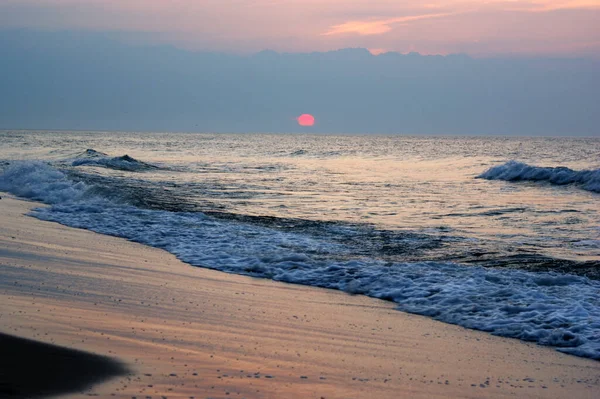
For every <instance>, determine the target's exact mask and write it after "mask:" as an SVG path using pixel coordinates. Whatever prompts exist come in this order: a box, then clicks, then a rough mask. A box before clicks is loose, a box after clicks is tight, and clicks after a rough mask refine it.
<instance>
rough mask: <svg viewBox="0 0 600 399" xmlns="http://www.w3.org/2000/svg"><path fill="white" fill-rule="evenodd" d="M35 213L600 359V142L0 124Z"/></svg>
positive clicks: (0, 161) (2, 148) (7, 177)
mask: <svg viewBox="0 0 600 399" xmlns="http://www.w3.org/2000/svg"><path fill="white" fill-rule="evenodd" d="M0 143H1V144H0V191H6V192H10V193H12V194H15V195H17V196H20V197H23V198H29V199H35V200H38V201H41V202H44V203H46V204H49V205H50V206H49V207H43V208H39V209H36V210H34V211H33V212H32V215H33V216H35V217H37V218H40V219H43V220H49V221H55V222H59V223H62V224H65V225H68V226H74V227H80V228H85V229H89V230H93V231H96V232H99V233H102V234H108V235H113V236H118V237H124V238H127V239H129V240H132V241H136V242H140V243H143V244H146V245H150V246H153V247H158V248H163V249H165V250H167V251H169V252H171V253H173V254H175V255H176V256H177V257H178V258H180V259H181V260H183V261H184V262H187V263H189V264H190V265H193V266H198V267H207V268H212V269H217V270H222V271H225V272H228V273H237V274H244V275H250V276H254V277H260V278H270V279H274V280H279V281H284V282H290V283H296V284H306V285H313V286H319V287H327V288H333V289H339V290H343V291H345V292H348V293H351V294H363V295H368V296H372V297H376V298H381V299H385V300H390V301H394V302H395V303H396V304H397V307H398V309H400V310H403V311H407V312H412V313H417V314H422V315H426V316H429V317H433V318H435V319H438V320H441V321H444V322H448V323H453V324H459V325H462V326H465V327H468V328H473V329H478V330H483V331H488V332H490V333H493V334H496V335H501V336H506V337H513V338H519V339H522V340H527V341H533V342H537V343H539V344H541V345H549V346H554V347H556V348H557V349H558V350H560V351H562V352H566V353H570V354H574V355H577V356H583V357H589V358H593V359H600V139H598V138H516V137H515V138H490V137H406V136H333V135H284V134H281V135H262V134H239V135H233V134H232V135H225V134H218V135H217V134H174V133H164V134H158V133H125V132H122V133H101V132H96V133H90V132H23V131H2V132H0Z"/></svg>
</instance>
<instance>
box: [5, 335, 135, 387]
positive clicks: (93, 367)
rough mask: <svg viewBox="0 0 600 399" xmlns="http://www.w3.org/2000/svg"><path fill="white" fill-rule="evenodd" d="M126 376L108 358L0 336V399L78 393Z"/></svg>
mask: <svg viewBox="0 0 600 399" xmlns="http://www.w3.org/2000/svg"><path fill="white" fill-rule="evenodd" d="M128 372H129V371H128V370H127V368H126V367H125V366H124V365H123V364H121V363H120V362H118V361H115V360H113V359H111V358H108V357H104V356H99V355H94V354H91V353H86V352H82V351H78V350H74V349H69V348H63V347H60V346H55V345H50V344H45V343H41V342H36V341H32V340H29V339H24V338H19V337H14V336H11V335H7V334H3V333H0V398H37V397H45V396H50V395H58V394H63V393H69V392H77V391H81V390H85V389H87V388H89V387H91V386H92V385H93V384H97V383H99V382H102V381H105V380H108V379H110V378H113V377H117V376H120V375H125V374H127V373H128Z"/></svg>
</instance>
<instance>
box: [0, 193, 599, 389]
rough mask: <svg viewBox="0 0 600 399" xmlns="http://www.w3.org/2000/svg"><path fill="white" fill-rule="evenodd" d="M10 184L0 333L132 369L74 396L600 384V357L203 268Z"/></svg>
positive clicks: (2, 220)
mask: <svg viewBox="0 0 600 399" xmlns="http://www.w3.org/2000/svg"><path fill="white" fill-rule="evenodd" d="M0 195H2V199H1V200H0V332H3V333H6V334H11V335H15V336H19V337H23V338H28V339H34V340H37V341H41V342H44V343H51V344H56V345H60V346H62V347H67V348H72V349H77V350H81V351H86V352H90V353H94V354H98V355H102V356H109V357H112V358H115V359H118V360H119V361H121V362H123V363H125V364H126V365H127V367H128V368H129V369H130V370H131V374H130V375H124V376H120V377H116V378H113V379H112V380H109V381H108V382H105V383H102V384H97V385H94V386H91V387H88V388H85V389H84V390H83V391H80V392H78V393H75V394H70V395H64V396H65V397H73V398H75V397H82V396H83V395H97V396H99V397H118V398H132V397H137V398H146V397H152V398H161V397H163V396H164V397H168V398H190V397H195V398H317V399H318V398H328V399H329V398H401V397H407V398H408V397H410V398H435V397H440V398H482V397H493V398H501V397H518V398H565V397H569V398H597V397H600V362H596V361H591V360H586V359H581V358H576V357H573V356H568V355H563V354H561V353H558V352H556V351H554V350H552V349H549V348H543V347H538V346H535V345H530V344H526V343H522V342H519V341H517V340H509V339H503V338H498V337H493V336H490V335H488V334H485V333H480V332H476V331H470V330H465V329H463V328H461V327H457V326H451V325H447V324H443V323H439V322H435V321H432V320H429V319H427V318H424V317H419V316H415V315H408V314H404V313H401V312H398V311H396V310H394V306H393V304H391V303H387V302H383V301H379V300H374V299H369V298H365V297H361V296H350V295H347V294H344V293H341V292H336V291H329V290H323V289H316V288H309V287H303V286H295V285H288V284H283V283H277V282H272V281H267V280H257V279H252V278H248V277H243V276H235V275H228V274H224V273H221V272H216V271H211V270H205V269H200V268H195V267H192V266H189V265H187V264H184V263H182V262H180V261H178V260H177V259H175V257H174V256H172V255H170V254H168V253H166V252H164V251H161V250H158V249H154V248H148V247H145V246H142V245H138V244H135V243H131V242H128V241H126V240H123V239H118V238H114V237H107V236H102V235H98V234H95V233H92V232H89V231H84V230H78V229H73V228H68V227H64V226H61V225H58V224H55V223H49V222H42V221H39V220H37V219H34V218H31V217H28V216H25V215H24V214H25V213H27V212H28V210H29V209H30V208H31V207H34V206H37V205H38V204H35V203H30V202H23V201H19V200H16V199H13V198H10V197H8V196H6V195H4V194H0ZM34 358H35V357H32V359H34ZM3 362H4V363H5V364H6V363H7V362H8V363H10V360H9V361H7V360H6V359H3ZM0 382H1V381H0ZM81 392H84V394H83V395H82V393H81Z"/></svg>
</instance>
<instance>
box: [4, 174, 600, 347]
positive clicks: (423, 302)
mask: <svg viewBox="0 0 600 399" xmlns="http://www.w3.org/2000/svg"><path fill="white" fill-rule="evenodd" d="M0 190H4V191H9V192H11V193H13V194H16V195H19V196H22V197H26V198H32V199H36V200H39V201H43V202H46V203H48V204H51V205H52V206H51V207H48V208H39V209H37V210H35V211H34V213H33V215H34V216H36V217H38V218H40V219H43V220H50V221H55V222H59V223H62V224H65V225H68V226H73V227H80V228H85V229H89V230H92V231H95V232H98V233H102V234H108V235H113V236H118V237H124V238H127V239H129V240H132V241H136V242H139V243H143V244H146V245H150V246H153V247H157V248H163V249H165V250H167V251H169V252H171V253H173V254H175V255H176V256H177V257H178V258H179V259H181V260H183V261H184V262H187V263H190V264H192V265H195V266H201V267H207V268H212V269H216V270H221V271H225V272H229V273H236V274H244V275H250V276H255V277H263V278H270V279H274V280H279V281H284V282H290V283H296V284H305V285H312V286H319V287H326V288H333V289H338V290H343V291H345V292H349V293H353V294H364V295H368V296H372V297H376V298H382V299H386V300H391V301H394V302H395V303H397V305H398V308H399V309H401V310H404V311H407V312H411V313H417V314H422V315H426V316H430V317H433V318H435V319H437V320H441V321H444V322H448V323H453V324H459V325H461V326H464V327H468V328H473V329H478V330H483V331H488V332H490V333H493V334H496V335H501V336H505V337H513V338H519V339H522V340H527V341H533V342H537V343H539V344H542V345H550V346H553V347H556V348H557V349H558V350H560V351H562V352H567V353H571V354H574V355H577V356H583V357H589V358H593V359H600V334H599V333H598V332H599V331H600V297H599V296H598V292H600V282H599V281H595V280H590V279H588V278H586V277H579V276H573V275H568V274H557V273H533V272H528V271H522V270H513V269H493V268H483V267H477V266H468V267H467V266H463V265H460V264H455V263H449V262H447V263H442V262H395V263H389V262H384V261H382V260H379V259H374V258H369V257H356V256H352V255H351V253H352V251H351V248H348V247H346V246H345V245H344V244H343V243H340V242H334V241H333V240H330V239H327V237H322V236H313V235H310V234H300V233H296V232H293V231H279V230H275V229H272V228H269V227H264V226H257V225H252V224H247V223H243V222H240V221H236V220H223V219H217V218H214V217H211V216H208V215H206V214H203V213H199V212H197V213H193V212H169V211H162V210H150V209H141V208H137V207H135V206H132V205H129V204H120V203H115V202H113V201H110V200H108V199H107V198H105V197H102V196H99V195H98V194H97V192H95V191H94V190H93V187H92V186H89V185H86V184H84V183H81V182H79V183H76V182H74V181H71V180H70V179H69V178H68V177H67V175H66V174H64V173H63V172H61V171H60V170H57V169H55V168H53V167H52V166H50V165H48V164H45V163H41V162H17V163H14V164H12V165H10V166H9V167H7V168H6V170H5V171H4V173H3V174H2V175H0Z"/></svg>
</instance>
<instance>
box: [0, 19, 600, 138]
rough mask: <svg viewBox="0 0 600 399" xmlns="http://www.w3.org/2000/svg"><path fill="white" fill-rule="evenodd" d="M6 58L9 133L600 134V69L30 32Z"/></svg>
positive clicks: (598, 65)
mask: <svg viewBox="0 0 600 399" xmlns="http://www.w3.org/2000/svg"><path fill="white" fill-rule="evenodd" d="M0 53H1V54H2V56H1V62H0V93H1V94H2V95H1V96H0V128H22V129H74V130H83V129H92V130H148V131H198V132H300V131H307V132H328V133H406V134H420V133H430V134H524V135H527V134H535V135H588V136H589V135H597V134H600V128H599V126H600V94H599V93H600V73H599V72H598V71H600V62H598V61H595V60H585V59H548V58H528V59H523V58H521V59H517V58H496V59H472V58H470V57H468V56H465V55H450V56H446V57H442V56H420V55H418V54H408V55H402V54H398V53H388V54H384V55H380V56H377V57H375V56H372V55H371V54H370V53H369V52H368V51H367V50H364V49H344V50H339V51H333V52H328V53H310V54H278V53H275V52H270V51H264V52H261V53H258V54H255V55H251V56H237V55H227V54H220V53H208V52H189V51H185V50H180V49H176V48H174V47H168V46H139V45H129V44H124V43H122V42H119V41H115V40H112V39H110V38H108V37H107V36H106V35H103V34H92V33H81V32H54V33H50V32H37V31H25V30H18V31H15V30H11V31H6V30H5V31H0ZM305 112H306V113H312V114H314V115H315V116H316V118H317V125H316V126H314V127H313V128H301V127H299V126H297V125H296V123H295V120H294V117H295V116H297V115H299V114H301V113H305Z"/></svg>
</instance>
